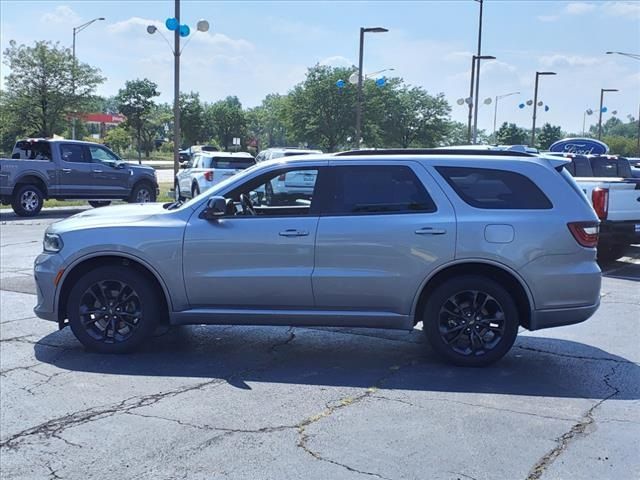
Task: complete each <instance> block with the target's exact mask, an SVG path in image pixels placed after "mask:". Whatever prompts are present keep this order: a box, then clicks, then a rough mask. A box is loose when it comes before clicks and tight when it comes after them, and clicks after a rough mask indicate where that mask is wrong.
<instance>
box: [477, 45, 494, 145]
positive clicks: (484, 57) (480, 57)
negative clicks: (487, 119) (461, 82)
mask: <svg viewBox="0 0 640 480" xmlns="http://www.w3.org/2000/svg"><path fill="white" fill-rule="evenodd" d="M495 59H496V57H494V56H492V55H480V56H477V55H474V56H473V61H474V63H475V64H477V67H476V92H475V96H474V97H473V104H474V106H473V138H472V139H471V143H472V144H474V145H475V143H476V142H477V139H478V95H479V94H480V93H479V89H480V61H481V60H495Z"/></svg>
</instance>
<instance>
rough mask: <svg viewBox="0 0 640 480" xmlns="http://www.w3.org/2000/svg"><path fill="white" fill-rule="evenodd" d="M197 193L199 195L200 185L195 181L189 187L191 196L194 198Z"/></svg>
mask: <svg viewBox="0 0 640 480" xmlns="http://www.w3.org/2000/svg"><path fill="white" fill-rule="evenodd" d="M198 195H200V187H199V186H198V184H197V183H194V184H193V186H192V187H191V198H196V197H197V196H198Z"/></svg>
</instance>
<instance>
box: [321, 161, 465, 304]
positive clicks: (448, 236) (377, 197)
mask: <svg viewBox="0 0 640 480" xmlns="http://www.w3.org/2000/svg"><path fill="white" fill-rule="evenodd" d="M329 170H330V172H331V173H330V178H329V179H328V180H327V182H328V183H329V184H331V185H332V187H333V191H332V192H331V195H330V198H329V199H328V200H327V210H326V212H324V213H323V215H322V216H321V217H320V221H319V223H318V233H317V236H316V261H315V268H314V272H313V277H312V284H313V291H314V295H315V302H316V307H317V308H320V309H336V310H361V311H379V312H393V313H397V314H402V315H407V314H409V313H410V312H411V308H412V304H413V301H414V298H415V296H416V294H417V292H418V290H419V288H420V286H421V285H422V283H423V281H424V280H425V279H426V277H427V276H428V275H429V274H430V273H431V272H432V271H434V270H435V269H436V268H437V267H438V266H440V265H442V264H443V263H445V262H448V261H450V260H452V259H453V258H454V254H455V239H456V222H455V214H454V211H453V206H452V205H451V203H450V202H449V200H448V199H447V197H446V196H445V195H444V193H443V192H442V190H441V189H440V187H439V186H438V185H437V184H436V183H435V181H434V180H433V178H432V177H431V176H430V175H429V173H428V172H427V171H426V170H425V169H424V168H423V167H422V166H421V165H420V164H419V163H418V162H412V161H394V162H393V163H388V162H383V161H379V162H373V163H372V162H364V161H354V160H349V161H332V162H331V164H330V168H329Z"/></svg>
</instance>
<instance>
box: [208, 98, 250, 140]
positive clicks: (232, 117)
mask: <svg viewBox="0 0 640 480" xmlns="http://www.w3.org/2000/svg"><path fill="white" fill-rule="evenodd" d="M205 118H206V122H207V123H210V124H211V125H212V126H213V132H212V133H213V136H214V138H215V139H216V140H217V141H218V143H219V144H220V145H222V146H223V147H224V149H225V150H228V148H229V146H231V145H232V144H233V138H234V137H239V138H243V137H244V135H245V130H246V119H245V113H244V111H243V110H242V104H241V103H240V100H238V97H227V98H225V99H224V100H220V101H219V102H216V103H214V104H211V105H207V107H206V108H205Z"/></svg>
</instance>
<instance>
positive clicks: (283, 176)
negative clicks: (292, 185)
mask: <svg viewBox="0 0 640 480" xmlns="http://www.w3.org/2000/svg"><path fill="white" fill-rule="evenodd" d="M285 178H287V174H286V173H283V174H282V175H280V176H279V177H278V181H279V182H284V180H285Z"/></svg>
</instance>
